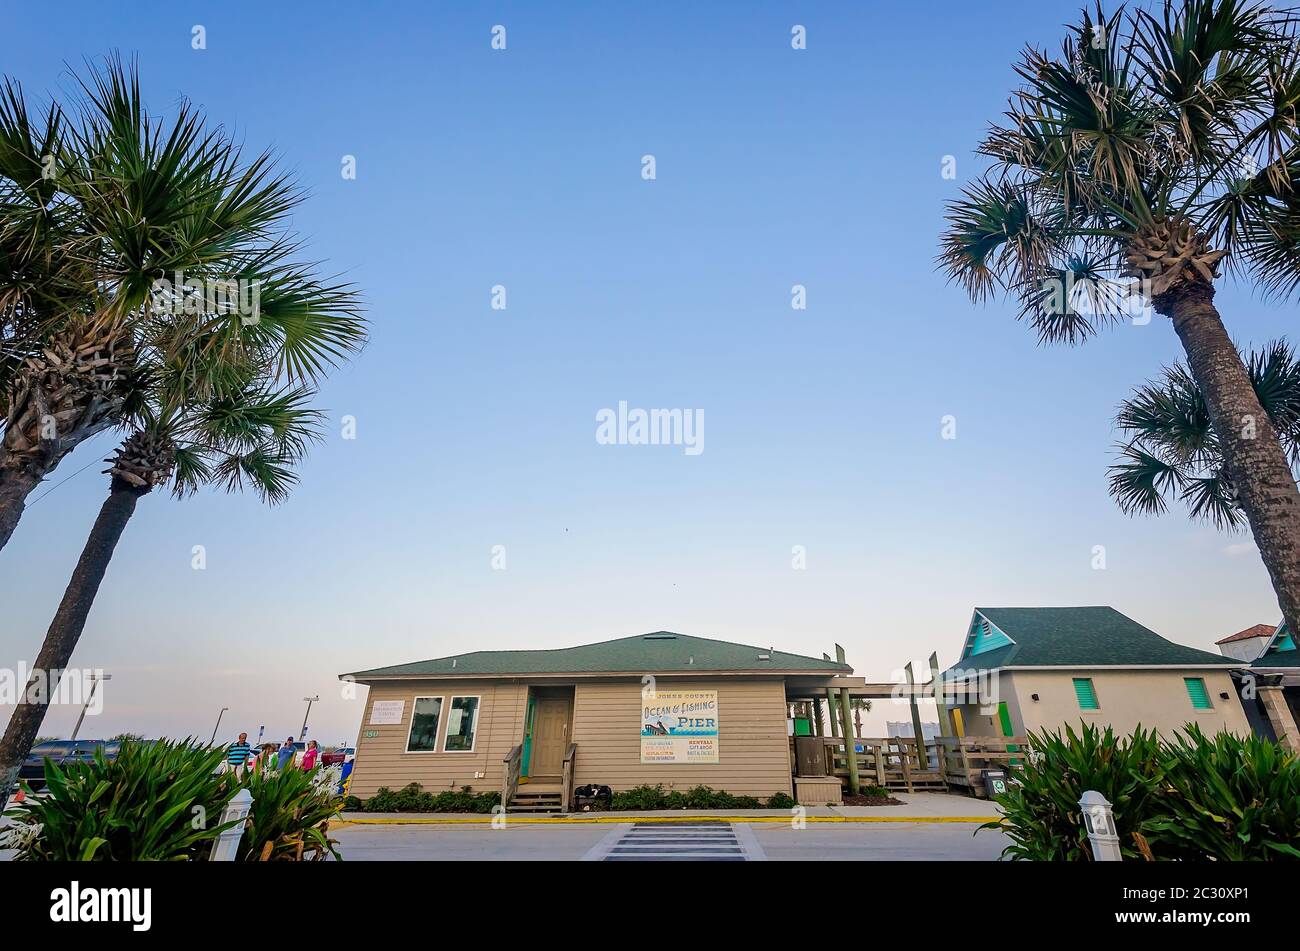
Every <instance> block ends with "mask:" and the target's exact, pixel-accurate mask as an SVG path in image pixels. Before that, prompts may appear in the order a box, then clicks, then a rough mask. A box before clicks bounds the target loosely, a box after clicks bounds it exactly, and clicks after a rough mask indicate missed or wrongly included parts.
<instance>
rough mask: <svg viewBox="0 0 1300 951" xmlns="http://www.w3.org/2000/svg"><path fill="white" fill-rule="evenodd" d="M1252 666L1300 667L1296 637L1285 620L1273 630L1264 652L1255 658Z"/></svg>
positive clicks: (1299, 651) (1299, 652)
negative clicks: (1292, 634)
mask: <svg viewBox="0 0 1300 951" xmlns="http://www.w3.org/2000/svg"><path fill="white" fill-rule="evenodd" d="M1251 666H1252V667H1264V668H1268V667H1300V650H1296V646H1295V638H1294V637H1292V636H1291V631H1290V630H1289V629H1288V628H1287V626H1286V621H1283V622H1282V623H1281V624H1279V625H1278V626H1277V630H1276V631H1274V632H1273V636H1272V637H1270V638H1269V640H1268V643H1267V644H1266V645H1264V650H1263V652H1262V653H1261V654H1260V655H1259V656H1258V657H1256V658H1255V660H1254V663H1252V664H1251Z"/></svg>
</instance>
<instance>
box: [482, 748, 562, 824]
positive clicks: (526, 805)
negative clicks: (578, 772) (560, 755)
mask: <svg viewBox="0 0 1300 951" xmlns="http://www.w3.org/2000/svg"><path fill="white" fill-rule="evenodd" d="M522 749H523V747H522V746H516V747H514V749H512V750H511V751H510V752H509V753H508V754H506V757H505V759H504V760H503V763H504V766H505V775H504V778H503V779H502V782H501V802H502V803H504V804H505V807H506V812H568V811H569V809H570V808H571V806H572V801H573V763H574V759H575V757H576V756H577V754H578V745H577V744H576V743H570V744H569V748H568V749H567V750H565V753H564V767H563V772H562V774H561V775H559V776H534V777H532V778H531V779H525V778H524V777H522V776H520V766H521V765H522V757H521V752H522Z"/></svg>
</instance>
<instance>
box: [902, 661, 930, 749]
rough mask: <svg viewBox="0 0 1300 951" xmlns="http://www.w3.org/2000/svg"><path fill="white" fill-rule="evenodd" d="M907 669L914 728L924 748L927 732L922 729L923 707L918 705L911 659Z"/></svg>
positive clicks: (905, 668)
mask: <svg viewBox="0 0 1300 951" xmlns="http://www.w3.org/2000/svg"><path fill="white" fill-rule="evenodd" d="M903 669H904V670H905V671H907V686H908V688H909V689H908V691H907V702H908V704H909V705H910V706H911V708H912V730H913V731H914V735H915V736H916V745H917V748H918V749H924V745H923V744H924V743H925V733H924V731H923V730H922V729H921V708H920V707H918V706H917V705H916V678H915V677H914V676H913V675H912V662H911V661H910V660H909V661H908V662H907V666H906V667H904V668H903Z"/></svg>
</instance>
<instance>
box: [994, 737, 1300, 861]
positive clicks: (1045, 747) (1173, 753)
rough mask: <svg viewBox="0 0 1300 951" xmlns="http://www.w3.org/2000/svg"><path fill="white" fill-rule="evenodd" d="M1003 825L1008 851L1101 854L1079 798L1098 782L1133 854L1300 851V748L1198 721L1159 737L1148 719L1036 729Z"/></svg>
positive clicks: (1046, 856)
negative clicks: (1120, 725) (1121, 730)
mask: <svg viewBox="0 0 1300 951" xmlns="http://www.w3.org/2000/svg"><path fill="white" fill-rule="evenodd" d="M1029 743H1030V747H1031V748H1032V750H1033V752H1032V753H1031V754H1030V755H1029V756H1028V757H1027V759H1026V761H1025V762H1024V763H1023V764H1022V765H1021V767H1020V768H1019V769H1018V770H1017V772H1016V775H1015V780H1016V781H1015V782H1014V783H1012V784H1010V786H1009V787H1008V789H1007V792H1006V793H1005V794H1003V795H999V796H996V797H994V798H995V799H996V801H997V802H998V804H999V805H1000V806H1002V809H1003V817H1002V819H1001V820H1000V821H997V822H989V823H986V824H985V825H984V826H982V827H981V828H997V829H1001V830H1002V831H1004V832H1005V833H1006V834H1007V835H1008V836H1009V837H1010V838H1011V845H1009V846H1007V847H1006V848H1005V849H1004V850H1003V853H1002V856H1003V858H1008V859H1032V860H1037V861H1054V860H1067V861H1068V860H1080V859H1090V858H1092V854H1091V849H1090V848H1089V845H1088V836H1087V832H1086V831H1085V830H1084V826H1083V817H1082V815H1081V814H1080V809H1079V799H1080V797H1081V796H1082V795H1083V793H1084V791H1085V790H1088V789H1095V790H1097V791H1098V792H1100V793H1101V794H1102V795H1103V796H1105V797H1106V798H1107V799H1108V800H1109V801H1110V802H1111V804H1112V805H1113V807H1114V816H1115V827H1116V831H1117V833H1118V834H1119V839H1120V850H1121V852H1122V854H1123V856H1124V858H1126V859H1148V860H1167V859H1184V860H1205V859H1216V860H1220V861H1238V860H1243V859H1280V858H1292V859H1296V858H1300V757H1298V756H1296V755H1295V754H1292V753H1287V752H1285V751H1284V750H1282V749H1281V748H1280V747H1279V746H1278V745H1277V744H1276V743H1273V742H1271V741H1268V740H1263V739H1260V738H1259V737H1254V736H1252V737H1248V738H1246V739H1242V738H1240V737H1236V736H1233V735H1231V734H1228V733H1220V734H1219V735H1217V736H1215V737H1213V738H1208V737H1206V736H1205V734H1204V733H1202V732H1201V730H1200V729H1199V728H1198V727H1196V726H1195V725H1189V726H1188V727H1187V728H1186V729H1185V730H1183V731H1181V732H1179V733H1176V734H1175V735H1174V738H1173V739H1172V740H1171V741H1162V740H1160V739H1159V737H1157V735H1156V734H1155V732H1154V731H1150V732H1148V731H1144V730H1141V729H1139V730H1138V731H1136V732H1135V733H1134V734H1133V735H1132V736H1129V737H1116V736H1115V735H1114V733H1113V732H1112V731H1111V730H1110V729H1109V728H1108V729H1106V730H1105V732H1102V731H1099V730H1097V729H1096V728H1095V727H1091V726H1085V727H1084V728H1083V731H1082V732H1081V733H1078V734H1076V733H1075V732H1074V731H1073V729H1071V728H1069V727H1067V728H1066V729H1065V733H1064V735H1063V736H1062V735H1061V734H1053V733H1046V734H1041V735H1039V734H1030V736H1029Z"/></svg>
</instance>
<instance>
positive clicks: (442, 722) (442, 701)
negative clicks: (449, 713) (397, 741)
mask: <svg viewBox="0 0 1300 951" xmlns="http://www.w3.org/2000/svg"><path fill="white" fill-rule="evenodd" d="M421 700H437V701H438V725H437V727H435V728H434V731H433V749H431V750H413V749H411V730H412V729H413V728H414V726H415V707H416V704H418V703H419V702H420V701H421ZM446 704H447V695H446V694H442V695H439V694H426V695H424V696H422V697H412V698H411V719H410V722H408V723H407V724H406V752H408V753H415V754H417V755H419V754H421V753H436V752H438V738H439V737H440V736H442V735H443V734H444V733H445V732H446V730H447V725H446V723H447V721H446V718H445V717H444V716H443V715H442V712H443V710H445V709H446Z"/></svg>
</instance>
